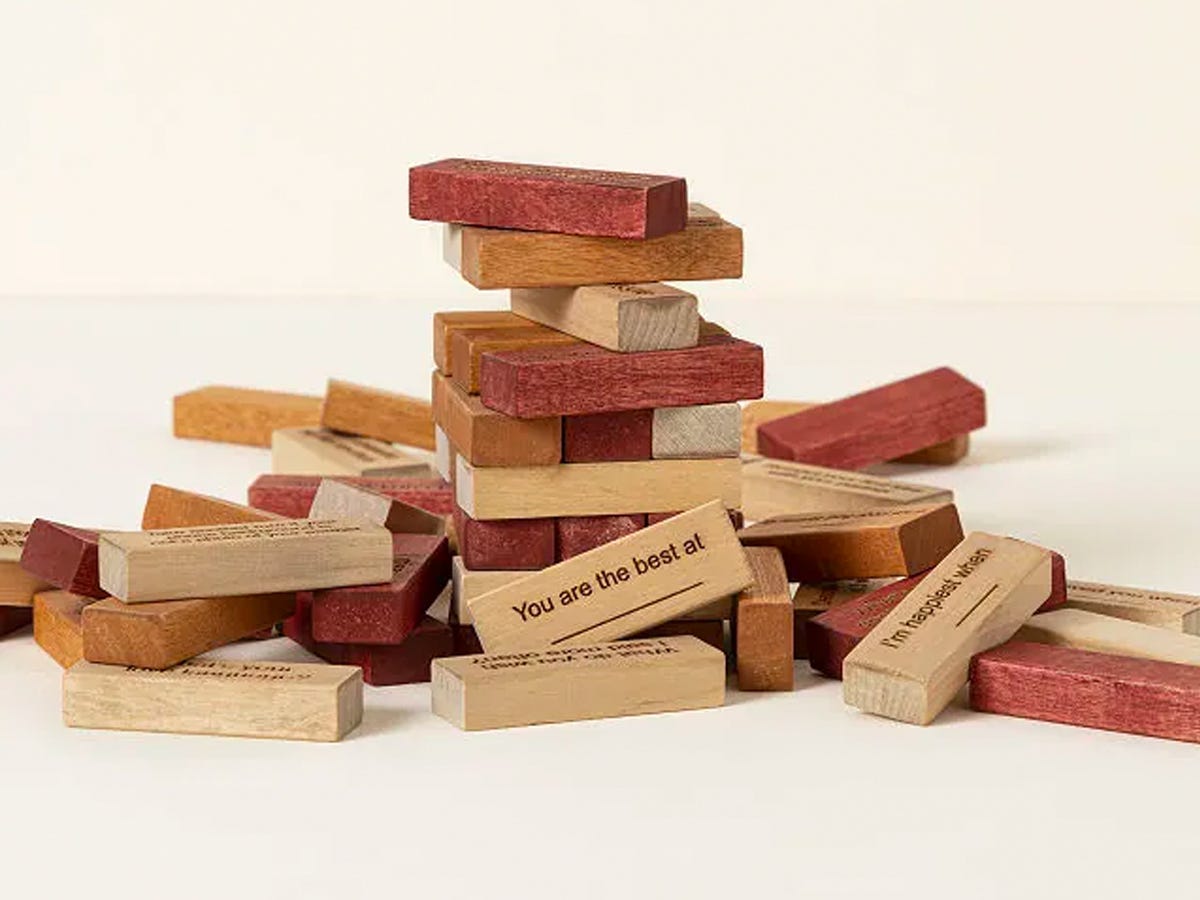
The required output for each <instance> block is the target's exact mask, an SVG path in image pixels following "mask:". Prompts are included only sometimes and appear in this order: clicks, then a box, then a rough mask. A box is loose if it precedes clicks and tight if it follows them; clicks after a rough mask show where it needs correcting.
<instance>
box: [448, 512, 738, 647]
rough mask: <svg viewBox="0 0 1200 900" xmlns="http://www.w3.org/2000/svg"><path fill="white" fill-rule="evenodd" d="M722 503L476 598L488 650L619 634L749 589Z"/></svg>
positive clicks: (585, 641)
mask: <svg viewBox="0 0 1200 900" xmlns="http://www.w3.org/2000/svg"><path fill="white" fill-rule="evenodd" d="M752 577H753V576H752V574H751V572H750V567H749V565H748V564H747V562H746V554H745V553H744V552H743V551H742V549H741V546H740V545H739V544H738V543H737V536H736V534H735V533H734V531H733V528H732V527H731V526H730V524H729V517H728V516H727V515H726V514H725V511H724V509H723V508H722V507H721V504H720V503H719V502H717V501H713V502H711V503H706V504H704V505H703V506H700V507H698V508H696V509H693V510H691V511H689V512H686V513H683V514H681V515H678V516H675V517H674V518H672V519H668V520H667V521H666V522H663V523H662V524H660V525H655V526H654V527H652V528H644V529H642V530H641V531H638V532H636V533H634V534H631V535H629V536H628V537H624V538H621V539H620V540H617V541H613V542H612V543H610V544H605V545H604V546H603V547H598V548H597V549H595V550H592V551H590V552H588V553H584V554H582V555H580V556H575V557H572V558H571V559H569V560H566V561H565V562H560V563H558V564H556V565H553V566H551V567H550V568H548V569H545V570H543V571H541V572H536V573H533V574H531V575H529V576H528V577H526V578H523V579H521V580H520V581H516V582H513V583H512V584H510V585H506V586H504V587H501V588H497V589H496V590H494V591H492V592H490V593H487V594H483V595H481V596H478V597H473V598H471V600H470V601H469V604H470V608H471V615H472V616H474V619H475V630H476V631H477V632H478V633H479V637H480V640H481V641H482V642H483V646H484V647H485V648H486V649H487V651H488V652H489V653H500V652H504V653H508V652H515V651H518V650H527V649H537V648H541V647H547V646H555V647H571V646H578V645H585V644H589V643H591V642H594V641H606V640H615V639H617V638H622V637H627V636H628V635H631V634H636V633H637V632H639V631H644V630H645V629H647V628H651V627H653V626H654V625H657V624H659V623H660V622H668V621H670V620H671V619H675V618H678V617H679V616H681V615H683V614H684V613H686V612H689V611H690V610H693V609H696V608H698V607H700V606H703V605H705V604H707V603H711V602H712V601H714V600H717V599H719V598H721V597H725V596H727V595H729V594H732V593H734V592H736V591H740V590H741V589H742V588H744V587H745V586H746V585H748V584H749V583H750V581H751V579H752Z"/></svg>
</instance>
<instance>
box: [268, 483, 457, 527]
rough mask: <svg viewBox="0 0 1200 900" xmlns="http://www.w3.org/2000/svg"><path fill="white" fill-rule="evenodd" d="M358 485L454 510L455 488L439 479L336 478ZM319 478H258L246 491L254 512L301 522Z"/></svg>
mask: <svg viewBox="0 0 1200 900" xmlns="http://www.w3.org/2000/svg"><path fill="white" fill-rule="evenodd" d="M338 480H339V481H344V482H346V483H347V484H356V485H361V486H362V487H366V488H370V489H371V490H373V491H378V492H379V493H381V494H385V495H386V496H388V497H392V498H394V499H396V500H403V501H404V502H405V503H411V504H412V505H413V506H419V507H420V508H421V509H423V510H426V511H427V512H431V513H437V514H438V515H442V516H448V515H450V514H451V513H452V512H453V511H454V488H452V487H451V486H450V484H449V482H446V481H443V480H442V479H441V478H339V479H338ZM321 481H322V476H320V475H260V476H259V477H258V478H256V479H255V481H254V483H253V484H252V485H250V489H249V491H247V494H248V499H249V502H250V505H251V506H253V507H254V508H255V509H262V510H266V511H268V512H273V513H278V514H279V515H281V516H287V517H288V518H292V519H303V518H306V517H307V516H308V511H309V510H310V509H311V508H312V502H313V498H314V497H316V496H317V487H318V486H319V485H320V484H321Z"/></svg>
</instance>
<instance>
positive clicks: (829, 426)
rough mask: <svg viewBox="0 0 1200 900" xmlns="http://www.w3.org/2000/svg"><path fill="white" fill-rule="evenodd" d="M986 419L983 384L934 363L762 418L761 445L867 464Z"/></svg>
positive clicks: (791, 454)
mask: <svg viewBox="0 0 1200 900" xmlns="http://www.w3.org/2000/svg"><path fill="white" fill-rule="evenodd" d="M484 402H485V403H486V402H487V398H486V397H485V398H484ZM986 420H987V416H986V411H985V407H984V394H983V390H982V389H981V388H979V386H978V385H975V384H973V383H971V382H970V381H968V380H967V379H965V378H963V377H962V375H960V374H958V372H955V371H954V370H953V369H948V368H941V369H932V370H930V371H928V372H923V373H922V374H920V375H914V376H913V377H911V378H905V379H903V380H902V381H895V382H892V383H891V384H886V385H884V386H882V387H878V388H874V389H872V390H869V391H864V392H863V393H861V394H855V395H854V396H851V397H846V398H845V399H843V400H837V401H835V402H833V403H823V404H821V405H819V406H815V407H813V408H811V409H806V410H804V411H802V412H798V413H795V414H793V415H790V416H785V417H783V418H781V419H775V420H774V421H770V422H767V423H766V424H764V425H760V426H759V428H758V452H759V453H761V454H763V455H764V456H771V457H775V458H778V459H790V460H794V461H796V462H804V463H810V464H812V465H818V466H828V467H830V468H834V469H861V468H863V467H865V466H869V465H873V464H875V463H881V462H885V461H886V460H889V459H895V458H896V457H898V456H903V455H904V454H906V453H913V452H915V451H917V450H922V449H924V448H926V447H928V446H930V445H931V444H937V443H939V442H942V441H946V440H949V439H951V438H954V437H957V436H958V435H961V434H966V433H967V432H969V431H974V430H975V429H976V428H982V427H983V426H984V424H985V423H986Z"/></svg>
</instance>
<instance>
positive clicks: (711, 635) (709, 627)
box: [627, 617, 725, 653]
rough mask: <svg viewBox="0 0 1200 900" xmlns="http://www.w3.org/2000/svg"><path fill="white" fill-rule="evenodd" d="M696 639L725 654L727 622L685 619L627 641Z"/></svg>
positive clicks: (661, 626) (659, 626)
mask: <svg viewBox="0 0 1200 900" xmlns="http://www.w3.org/2000/svg"><path fill="white" fill-rule="evenodd" d="M672 637H694V638H696V639H697V640H700V641H704V643H706V644H708V645H709V646H710V647H712V648H713V649H714V650H720V651H721V652H722V653H724V652H725V620H724V619H693V618H689V617H684V618H681V619H672V620H671V621H670V622H663V623H662V624H661V625H655V626H654V627H653V628H647V629H646V630H645V631H643V632H641V633H639V634H635V635H633V636H632V637H630V638H627V640H652V639H653V638H672Z"/></svg>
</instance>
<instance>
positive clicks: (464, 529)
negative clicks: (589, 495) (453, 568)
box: [454, 508, 555, 571]
mask: <svg viewBox="0 0 1200 900" xmlns="http://www.w3.org/2000/svg"><path fill="white" fill-rule="evenodd" d="M454 530H455V532H456V534H457V535H458V552H459V554H460V555H461V556H462V559H463V562H464V563H465V564H466V566H467V568H469V569H480V570H484V571H488V570H512V569H544V568H546V566H552V565H554V560H555V528H554V519H501V520H495V521H483V520H480V519H473V518H471V517H470V516H468V515H467V514H466V513H465V512H463V511H462V510H461V509H457V508H456V509H455V511H454Z"/></svg>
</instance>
